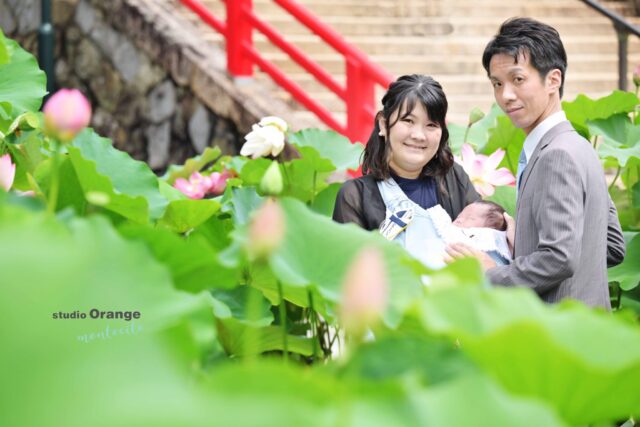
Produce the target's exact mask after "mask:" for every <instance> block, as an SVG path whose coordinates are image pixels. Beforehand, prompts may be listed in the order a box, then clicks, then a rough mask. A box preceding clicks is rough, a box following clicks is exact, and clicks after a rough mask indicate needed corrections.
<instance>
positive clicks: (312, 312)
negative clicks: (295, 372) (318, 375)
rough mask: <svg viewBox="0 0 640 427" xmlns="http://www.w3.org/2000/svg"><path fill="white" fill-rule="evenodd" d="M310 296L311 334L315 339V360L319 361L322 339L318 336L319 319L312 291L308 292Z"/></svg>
mask: <svg viewBox="0 0 640 427" xmlns="http://www.w3.org/2000/svg"><path fill="white" fill-rule="evenodd" d="M307 294H308V295H309V320H310V321H311V332H312V339H313V359H314V361H315V360H318V340H319V339H320V337H319V336H318V319H317V317H316V310H315V308H314V307H313V294H312V293H311V291H310V290H309V291H307Z"/></svg>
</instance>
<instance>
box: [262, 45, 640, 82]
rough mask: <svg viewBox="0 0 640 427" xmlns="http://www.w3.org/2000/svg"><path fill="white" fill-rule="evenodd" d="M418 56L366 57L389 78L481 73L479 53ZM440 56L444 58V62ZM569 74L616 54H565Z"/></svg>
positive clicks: (284, 58)
mask: <svg viewBox="0 0 640 427" xmlns="http://www.w3.org/2000/svg"><path fill="white" fill-rule="evenodd" d="M442 52H443V54H422V55H399V54H395V55H370V56H369V57H370V59H371V61H373V62H374V63H375V64H378V65H380V66H381V67H382V68H384V69H385V70H387V71H388V72H390V73H391V74H396V75H400V74H409V73H423V74H431V75H434V76H441V75H444V74H480V75H483V74H484V73H485V71H484V68H483V67H482V64H481V62H480V57H481V54H482V51H478V53H477V54H475V55H473V56H472V55H457V54H454V55H452V54H445V53H444V52H446V50H442ZM443 55H446V60H444V58H443ZM264 57H265V58H266V59H268V60H270V61H271V62H272V63H273V64H274V65H276V66H277V67H278V68H280V69H281V70H282V71H283V72H285V73H290V72H294V73H295V72H298V71H300V67H299V66H298V65H297V64H296V63H293V62H291V60H290V58H289V56H288V55H287V54H284V53H280V52H272V53H265V54H264ZM569 58H570V62H569V70H570V71H572V72H610V73H615V72H616V70H617V67H618V56H617V54H597V55H596V54H589V53H587V54H583V53H578V54H575V53H574V54H572V53H570V54H569ZM628 58H629V62H630V63H632V64H640V53H632V54H630V55H629V57H628ZM313 60H314V61H315V62H316V63H317V64H318V65H319V66H321V67H322V68H323V69H324V70H326V71H328V72H329V73H331V74H335V73H340V74H342V73H344V72H345V60H344V57H343V56H341V55H337V54H315V55H313Z"/></svg>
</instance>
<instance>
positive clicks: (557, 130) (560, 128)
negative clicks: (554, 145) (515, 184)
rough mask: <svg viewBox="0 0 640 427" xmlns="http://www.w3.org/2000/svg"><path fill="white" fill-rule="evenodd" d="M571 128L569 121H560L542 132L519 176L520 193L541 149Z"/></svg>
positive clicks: (522, 191) (518, 204) (518, 207)
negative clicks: (544, 132)
mask: <svg viewBox="0 0 640 427" xmlns="http://www.w3.org/2000/svg"><path fill="white" fill-rule="evenodd" d="M571 130H573V127H572V126H571V123H569V122H561V123H558V124H557V125H555V126H554V127H552V128H551V129H549V131H548V132H547V133H546V134H544V136H543V137H542V139H541V140H540V142H539V143H538V145H536V148H535V149H534V150H533V153H531V158H530V159H529V161H528V162H527V167H526V168H525V170H524V172H523V173H522V178H521V179H522V182H521V183H520V190H519V194H520V195H522V194H524V190H525V188H526V186H527V180H528V179H529V176H530V175H531V174H532V173H533V170H534V169H535V167H536V163H537V162H538V159H539V158H540V153H541V152H542V150H544V149H545V148H546V147H547V146H548V145H549V144H550V143H551V141H553V139H554V138H555V137H556V136H558V135H559V134H561V133H563V132H567V131H571ZM519 200H520V197H518V201H519ZM519 211H520V203H517V207H516V213H517V212H519Z"/></svg>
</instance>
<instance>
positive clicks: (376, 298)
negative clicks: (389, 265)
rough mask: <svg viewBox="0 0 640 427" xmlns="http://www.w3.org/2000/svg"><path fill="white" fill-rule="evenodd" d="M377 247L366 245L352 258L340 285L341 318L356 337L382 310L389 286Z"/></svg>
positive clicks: (376, 318) (379, 315) (382, 259)
mask: <svg viewBox="0 0 640 427" xmlns="http://www.w3.org/2000/svg"><path fill="white" fill-rule="evenodd" d="M386 277H387V276H386V272H385V268H384V257H383V255H382V253H381V252H380V250H378V249H375V248H365V249H363V250H361V251H360V252H359V253H358V254H357V255H356V256H355V258H354V260H353V261H352V263H351V265H350V266H349V269H348V270H347V274H346V276H345V279H344V285H343V287H342V304H341V306H340V318H341V319H342V324H343V326H344V327H345V330H346V331H347V332H349V333H350V334H352V335H354V336H356V337H358V336H360V337H361V336H362V334H363V333H364V332H365V331H366V329H367V328H368V327H370V326H372V325H373V323H375V322H376V321H377V320H378V319H379V318H380V317H381V316H382V314H383V313H384V310H385V308H386V306H387V300H388V295H387V293H388V290H387V288H388V286H387V279H386Z"/></svg>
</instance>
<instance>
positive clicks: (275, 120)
mask: <svg viewBox="0 0 640 427" xmlns="http://www.w3.org/2000/svg"><path fill="white" fill-rule="evenodd" d="M258 124H259V125H260V126H275V127H277V128H278V129H280V130H281V131H282V132H283V133H284V132H286V131H287V130H288V129H289V126H288V125H287V122H285V121H284V120H282V119H281V118H280V117H276V116H268V117H263V118H262V120H260V122H259V123H258Z"/></svg>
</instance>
